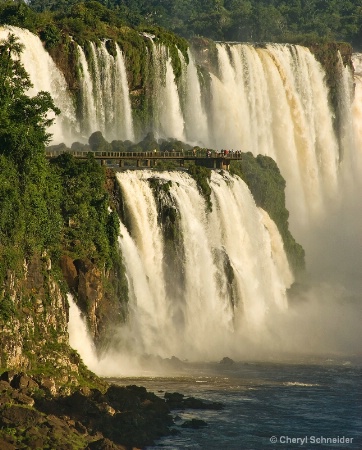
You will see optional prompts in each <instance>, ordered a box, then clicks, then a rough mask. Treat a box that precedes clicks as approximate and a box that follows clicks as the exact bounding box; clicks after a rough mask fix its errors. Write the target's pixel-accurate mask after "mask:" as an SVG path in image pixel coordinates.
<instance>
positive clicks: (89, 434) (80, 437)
mask: <svg viewBox="0 0 362 450" xmlns="http://www.w3.org/2000/svg"><path fill="white" fill-rule="evenodd" d="M53 386H54V382H53V381H52V380H51V379H47V380H44V379H40V378H38V377H36V376H29V375H26V374H25V373H22V372H20V373H17V372H11V371H7V372H3V373H2V374H1V375H0V448H1V450H17V449H44V450H45V449H55V448H56V449H57V450H77V449H83V450H116V449H119V450H131V449H142V448H145V447H147V446H149V445H152V444H153V443H154V442H155V440H157V439H159V438H161V437H162V436H167V435H172V434H177V433H179V430H178V429H177V428H176V427H175V426H174V425H175V420H174V417H173V414H172V412H173V411H176V410H178V411H180V410H185V409H195V410H197V409H214V410H215V409H221V408H222V405H221V404H219V403H209V402H205V401H203V400H200V399H195V398H193V397H184V395H182V394H179V393H167V392H166V393H165V394H164V398H160V397H158V396H157V395H155V394H154V393H152V392H148V391H147V390H146V388H144V387H139V386H135V385H130V386H117V385H115V384H109V385H105V389H104V391H101V390H99V389H94V388H93V389H90V388H88V387H82V388H79V389H77V390H76V391H74V392H73V393H71V394H69V395H54V394H53V393H52V387H53ZM204 426H207V424H206V423H205V422H204V421H202V420H198V419H192V420H190V421H186V422H184V423H182V424H181V425H180V426H179V427H180V428H185V427H191V428H201V427H204Z"/></svg>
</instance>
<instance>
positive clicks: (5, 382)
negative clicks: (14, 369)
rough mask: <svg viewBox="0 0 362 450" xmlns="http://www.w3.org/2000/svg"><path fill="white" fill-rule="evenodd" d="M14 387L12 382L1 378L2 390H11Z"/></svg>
mask: <svg viewBox="0 0 362 450" xmlns="http://www.w3.org/2000/svg"><path fill="white" fill-rule="evenodd" d="M11 390H12V387H11V386H10V384H9V383H8V382H7V381H5V380H0V392H6V391H11Z"/></svg>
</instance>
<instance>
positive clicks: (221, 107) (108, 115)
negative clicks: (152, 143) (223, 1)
mask: <svg viewBox="0 0 362 450" xmlns="http://www.w3.org/2000/svg"><path fill="white" fill-rule="evenodd" d="M9 32H12V33H14V34H15V35H16V36H17V37H18V38H19V40H20V42H21V43H23V44H24V46H25V50H24V53H23V54H22V56H21V60H22V62H23V64H24V66H25V69H26V70H27V71H28V72H29V74H30V78H31V81H32V82H33V84H34V89H33V90H32V93H36V92H39V91H40V90H46V91H49V92H50V93H51V95H52V96H53V98H54V101H55V104H56V106H58V107H59V108H60V109H61V110H62V115H61V117H60V118H58V119H57V121H56V123H55V125H54V126H53V128H52V129H51V132H52V133H53V135H54V138H53V140H54V142H62V141H65V142H67V143H70V142H72V140H76V139H78V138H79V136H80V139H82V140H83V141H87V139H88V137H89V134H90V133H91V132H94V131H98V130H99V131H101V132H102V133H103V135H104V137H105V138H106V139H107V140H108V141H111V140H126V139H128V140H136V141H137V140H140V139H142V138H143V137H144V136H145V135H146V133H147V132H149V131H153V132H154V134H155V136H156V138H176V139H179V140H182V141H185V142H188V143H190V144H193V145H195V144H197V145H200V146H205V147H207V148H213V149H230V150H231V149H234V150H242V151H243V152H248V151H250V152H252V153H253V154H254V155H257V154H263V155H268V156H270V157H272V158H273V159H274V160H275V161H276V162H277V164H278V167H279V168H280V171H281V173H282V175H283V177H284V178H285V180H286V202H287V208H288V210H289V211H290V218H289V224H290V228H291V231H292V233H293V235H294V236H295V237H296V238H297V241H299V242H301V244H302V245H303V247H304V248H305V249H306V254H307V269H308V276H309V279H313V277H315V278H316V279H318V281H320V280H321V279H322V280H327V282H328V283H329V284H328V287H329V289H328V290H327V292H328V295H326V298H328V301H329V300H330V297H331V293H333V292H338V293H339V292H347V291H348V292H349V289H350V288H352V289H353V293H352V295H351V298H352V297H353V298H355V297H356V295H357V296H358V295H360V294H356V293H359V292H361V288H362V286H361V282H360V281H359V280H361V279H362V276H361V273H360V267H362V261H361V255H362V252H361V235H360V230H361V229H362V217H361V211H362V207H361V200H360V198H361V197H360V192H361V187H362V186H361V184H362V183H361V181H360V178H361V177H360V174H361V170H362V125H361V124H362V55H361V54H355V55H354V56H353V63H354V67H355V74H354V79H353V74H352V72H351V70H350V69H349V68H348V67H345V66H344V64H343V61H342V57H341V55H339V63H338V64H339V66H338V67H339V74H338V76H339V85H338V90H337V92H336V98H337V103H338V104H337V109H338V111H337V114H335V111H334V110H333V109H332V106H331V104H330V101H329V97H330V92H329V88H328V86H327V84H326V74H325V72H324V70H323V68H322V66H321V64H320V63H319V62H318V61H317V60H316V59H315V57H314V56H313V54H312V53H311V52H310V50H309V49H307V48H305V47H301V46H295V45H281V44H267V45H265V46H264V47H260V46H255V45H251V44H241V43H239V44H230V43H217V44H216V46H215V49H214V50H215V51H214V52H213V58H212V60H211V57H210V60H207V61H206V62H205V61H202V62H200V60H199V59H198V58H199V55H198V54H197V52H196V51H193V50H189V54H188V56H189V58H188V59H189V63H188V64H186V61H185V58H184V57H183V55H182V54H181V52H179V57H180V62H181V67H182V70H181V74H179V73H178V74H177V75H180V76H177V77H176V74H175V72H174V69H173V64H172V59H171V57H170V53H169V50H168V49H167V47H166V46H163V45H161V44H159V43H156V42H154V40H153V38H152V37H150V36H146V35H144V37H147V38H148V39H150V40H151V45H150V46H148V52H149V60H148V66H147V70H148V71H149V72H150V73H149V74H147V75H149V76H147V77H146V78H147V83H148V84H147V86H145V87H144V90H143V91H142V89H140V91H142V92H141V93H140V92H137V93H132V94H134V96H133V97H132V99H133V100H135V101H132V102H131V97H130V92H129V87H128V81H127V70H126V67H129V64H130V61H127V59H126V58H125V55H124V54H123V53H122V49H121V48H120V47H119V46H118V44H116V43H110V42H101V43H99V44H97V45H96V44H95V43H93V42H88V43H87V44H86V45H87V47H84V49H83V48H81V47H80V46H78V47H77V51H78V60H79V73H80V77H79V85H80V98H79V99H78V100H79V102H78V103H77V104H78V111H77V114H78V117H77V120H78V121H79V124H77V123H76V112H75V110H74V107H73V101H72V99H71V96H70V94H69V90H68V89H67V86H66V81H65V79H64V76H63V75H62V74H61V72H60V71H59V70H58V69H57V67H56V65H55V64H54V62H53V61H52V59H51V58H50V56H49V55H48V53H47V52H46V51H45V49H44V48H43V45H42V44H41V41H40V40H39V39H38V38H37V37H36V36H35V35H33V34H31V33H30V32H29V31H27V30H21V29H19V28H15V27H2V28H1V32H0V37H1V38H5V37H6V36H7V35H8V33H9ZM109 44H111V45H109ZM205 55H206V53H205ZM205 55H203V58H204V59H207V56H205ZM353 83H355V91H354V96H353ZM137 90H138V89H137ZM137 95H145V96H149V98H147V99H146V101H145V104H147V107H149V109H148V110H147V111H141V113H145V114H138V113H139V111H136V110H132V103H133V107H135V106H136V105H137V100H138V98H137ZM140 103H142V102H140ZM133 117H137V118H138V122H137V127H136V130H137V132H135V129H134V128H135V127H134V123H133ZM142 121H143V122H142ZM71 139H72V140H71ZM117 179H118V183H119V186H120V189H121V192H122V204H123V206H124V217H123V222H122V223H121V234H120V237H119V245H120V248H121V250H122V255H123V258H124V264H125V267H126V272H127V278H128V282H129V292H130V294H129V295H130V299H129V300H130V302H129V308H130V311H129V317H130V319H129V322H128V323H127V324H125V325H124V326H123V327H121V329H120V330H116V333H115V336H118V341H119V343H120V344H119V345H120V347H121V350H120V354H121V355H122V357H125V355H128V356H130V355H132V353H134V354H158V355H160V356H161V357H170V356H172V355H176V356H178V357H180V358H188V359H200V358H202V359H205V358H211V359H215V358H221V357H223V356H225V355H230V356H231V357H236V358H237V357H238V356H240V355H242V354H243V352H244V350H245V349H246V348H247V347H248V346H252V345H253V344H255V345H256V344H257V341H259V340H261V339H264V342H266V341H267V340H268V338H269V337H270V336H272V335H273V333H274V335H276V334H278V333H277V332H279V330H276V327H277V325H274V328H273V326H271V322H273V321H274V319H275V318H276V317H279V318H281V320H280V322H279V323H282V324H285V325H286V328H287V329H288V326H289V327H290V334H292V333H293V332H294V328H295V327H294V325H293V326H291V323H289V325H288V321H287V319H285V318H286V317H290V316H291V315H292V313H291V309H292V308H291V307H290V305H288V304H287V297H286V290H287V289H288V287H289V286H290V285H291V284H292V282H293V278H292V275H291V272H290V269H289V266H288V262H287V259H286V256H285V252H284V249H283V243H282V240H281V237H280V235H279V232H278V229H277V228H276V225H275V223H274V222H273V221H272V220H271V219H270V217H269V216H268V215H267V213H266V212H265V211H263V210H261V209H260V208H257V207H256V205H255V203H254V200H253V198H252V196H251V194H250V192H249V190H248V188H247V187H246V185H245V184H244V182H243V181H242V180H240V179H239V178H237V177H231V176H230V175H228V174H225V173H224V174H223V173H218V172H216V171H215V172H214V171H213V173H212V176H211V181H210V186H211V190H212V194H211V200H212V204H213V210H212V212H208V211H207V208H206V205H205V200H204V198H203V197H202V196H201V195H200V192H199V190H198V188H197V186H196V184H195V181H194V180H193V179H192V178H191V177H189V176H188V175H187V174H186V173H184V172H177V173H176V172H170V173H168V172H162V173H161V172H156V171H146V170H145V171H133V172H131V171H125V172H121V173H118V174H117ZM152 180H153V181H152ZM162 208H164V209H162ZM167 211H168V212H170V211H171V213H172V217H171V216H170V217H171V218H170V217H169V218H168V220H169V222H167V223H163V222H162V220H163V219H162V217H163V216H164V214H166V212H167ZM170 221H171V222H170ZM170 223H171V224H172V227H173V228H172V229H170V228H169V227H170ZM167 233H170V235H168V234H167ZM170 236H171V237H170ZM340 280H342V281H343V289H340V286H338V288H335V287H336V285H335V284H334V283H337V281H338V282H339V281H340ZM344 289H346V290H344ZM316 292H317V294H316V296H317V297H318V298H319V297H323V292H325V291H324V290H323V288H322V287H320V286H319V287H318V289H316ZM338 295H339V294H338ZM343 295H345V296H347V295H346V294H343ZM308 305H309V303H308ZM299 308H300V309H299V310H300V311H303V308H302V307H300V306H299ZM293 311H294V312H295V309H293ZM308 317H309V316H308ZM299 319H300V315H298V317H297V319H295V320H296V321H299ZM315 322H316V323H317V322H318V321H317V320H315ZM318 324H319V322H318ZM273 330H274V331H273ZM303 333H304V330H302V331H301V333H300V334H301V336H304V334H303ZM274 335H273V336H274ZM287 338H289V335H288V336H287ZM270 340H271V341H272V339H270ZM106 357H107V358H108V357H110V355H108V356H106ZM130 357H131V356H130ZM98 368H99V366H97V370H98Z"/></svg>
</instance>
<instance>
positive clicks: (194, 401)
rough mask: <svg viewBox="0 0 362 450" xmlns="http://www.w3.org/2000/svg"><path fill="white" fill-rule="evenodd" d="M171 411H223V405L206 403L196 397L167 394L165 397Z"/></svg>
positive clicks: (174, 393)
mask: <svg viewBox="0 0 362 450" xmlns="http://www.w3.org/2000/svg"><path fill="white" fill-rule="evenodd" d="M164 397H165V399H166V402H167V404H168V406H169V407H170V409H171V410H174V409H212V410H220V409H222V407H223V406H222V404H221V403H217V402H206V401H204V400H200V399H198V398H194V397H186V398H185V396H184V395H183V394H179V393H178V392H173V393H170V392H166V393H165V395H164Z"/></svg>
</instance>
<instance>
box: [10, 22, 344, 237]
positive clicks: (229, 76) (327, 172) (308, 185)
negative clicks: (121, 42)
mask: <svg viewBox="0 0 362 450" xmlns="http://www.w3.org/2000/svg"><path fill="white" fill-rule="evenodd" d="M9 30H12V32H14V33H15V34H16V35H17V36H18V37H19V38H20V40H21V42H23V43H24V44H25V47H26V50H25V53H24V55H23V57H22V59H23V60H24V64H25V67H26V69H27V70H28V72H29V73H30V77H31V80H32V81H33V83H34V84H35V86H36V89H38V90H39V89H40V88H41V89H43V90H49V91H50V92H51V94H52V95H53V97H54V99H55V103H56V105H57V106H58V107H60V109H61V110H62V111H63V116H64V117H67V118H68V119H69V120H70V119H71V120H73V121H74V117H75V113H74V110H73V106H72V102H71V101H70V97H68V95H67V89H66V86H65V81H64V78H63V77H62V75H61V74H60V72H59V71H58V70H57V69H56V67H55V65H54V64H53V63H52V60H51V58H50V57H49V55H48V54H47V53H46V52H45V50H44V48H43V46H42V44H41V42H40V40H39V39H38V38H37V37H36V36H35V35H33V34H31V33H30V32H28V31H26V30H20V29H17V28H11V27H10V28H6V29H3V33H4V34H5V33H8V32H9ZM148 39H150V40H151V42H152V45H151V49H150V52H151V58H150V64H149V70H151V71H152V77H151V78H150V79H151V84H152V86H151V89H150V91H151V92H152V98H153V107H152V115H151V117H148V118H147V123H145V124H142V123H137V129H138V130H143V133H144V134H146V132H148V131H154V133H155V135H156V136H157V137H159V138H175V139H179V140H182V141H187V142H190V143H193V144H195V143H197V144H199V145H202V146H206V147H208V148H214V149H222V148H227V149H234V150H238V149H241V150H242V151H251V152H252V153H253V154H254V155H257V154H259V153H260V154H264V155H268V156H271V157H272V158H274V159H275V160H276V162H277V164H278V166H279V167H280V169H281V172H282V175H283V176H284V178H285V179H286V180H287V191H286V194H287V207H288V209H289V210H290V212H291V217H290V222H291V227H292V229H293V232H294V233H296V234H297V237H301V236H302V235H303V233H304V232H305V230H308V228H309V227H310V224H311V223H313V222H318V220H320V216H321V215H323V213H324V210H325V204H326V202H328V201H330V199H335V198H336V196H337V191H338V190H339V189H337V185H338V182H337V179H338V171H339V163H340V155H345V154H349V155H350V154H351V151H350V149H349V147H351V145H352V142H351V140H350V138H349V136H350V135H351V122H352V121H351V116H350V114H349V113H348V112H349V102H350V99H351V97H350V92H351V74H350V73H349V69H348V68H344V67H343V65H342V66H341V81H342V82H341V83H340V86H341V88H340V93H339V97H340V99H341V100H342V99H344V103H343V102H342V101H341V102H340V107H341V108H342V109H343V111H344V112H346V114H345V113H344V112H343V114H340V116H341V121H340V123H339V128H340V130H341V131H343V130H344V131H343V132H342V133H341V136H339V137H338V138H337V136H336V133H335V131H334V128H333V113H332V111H331V108H330V105H329V103H328V89H327V86H326V84H325V81H324V76H325V75H324V72H323V70H322V67H321V65H320V64H319V63H318V62H317V61H316V59H315V58H314V56H313V55H312V54H311V53H310V51H309V50H308V49H306V48H304V47H300V46H291V45H280V44H268V45H266V46H265V48H259V47H255V46H252V45H249V44H226V43H224V44H222V43H219V44H216V50H217V58H218V61H217V67H215V68H214V69H212V70H211V71H210V73H209V77H210V80H209V82H204V83H200V76H199V73H198V69H197V65H196V63H195V58H196V56H195V55H193V53H192V51H189V59H190V63H189V64H188V65H186V64H185V61H184V58H183V57H182V55H181V53H179V54H180V58H181V62H182V65H183V73H182V75H181V77H180V79H179V80H176V79H175V74H174V71H173V68H172V64H171V58H170V56H169V52H168V49H167V47H165V46H163V45H161V44H158V43H157V44H156V43H154V42H153V40H152V38H151V37H148ZM87 45H88V49H89V52H88V53H90V60H88V61H87V60H86V58H85V55H84V52H83V50H82V49H81V48H80V47H78V55H79V64H80V70H79V72H80V74H81V78H80V86H81V89H80V96H81V98H80V105H81V106H80V110H81V117H80V119H79V120H80V130H78V131H80V133H81V137H79V133H77V132H76V131H74V132H73V135H74V140H79V139H80V140H83V141H86V140H87V139H88V137H89V134H90V133H91V132H93V131H98V130H99V131H101V132H102V133H103V134H104V136H105V138H106V139H107V140H108V141H111V140H114V139H116V140H117V139H119V140H134V139H136V140H137V139H141V138H142V137H143V136H142V134H141V135H138V136H135V132H134V124H133V118H132V109H131V101H130V93H129V88H128V82H127V77H126V68H125V61H124V58H123V54H122V52H121V50H120V48H119V46H118V44H115V53H116V55H115V56H112V55H111V54H110V53H109V52H108V50H107V47H106V43H105V42H102V43H100V44H99V45H98V46H96V45H95V44H94V43H92V42H89V43H88V44H87ZM44 61H46V65H45V68H44ZM204 73H205V70H204ZM343 104H344V105H345V107H344V106H343ZM347 113H348V114H347ZM150 121H151V122H150ZM73 128H74V127H73ZM71 129H72V127H69V126H68V127H66V129H65V128H64V127H61V126H60V125H57V127H56V129H55V130H52V131H53V133H54V142H57V141H59V142H60V141H64V140H66V141H67V140H68V141H69V139H67V138H68V136H67V135H66V130H71ZM141 133H142V131H141ZM352 153H353V152H352ZM352 165H353V164H352ZM296 198H298V201H295V199H296Z"/></svg>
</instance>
